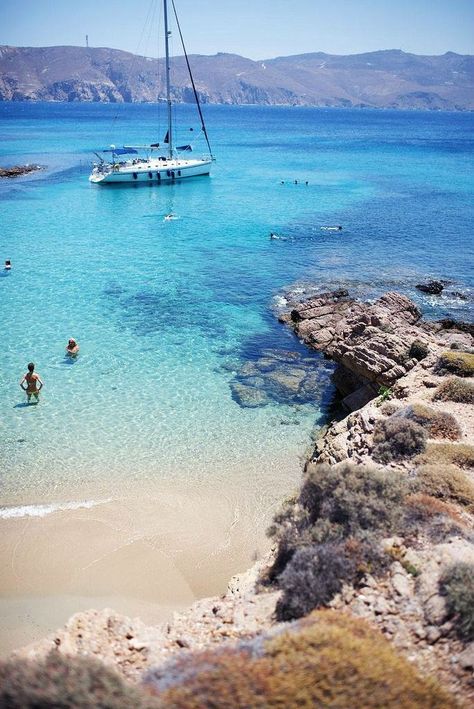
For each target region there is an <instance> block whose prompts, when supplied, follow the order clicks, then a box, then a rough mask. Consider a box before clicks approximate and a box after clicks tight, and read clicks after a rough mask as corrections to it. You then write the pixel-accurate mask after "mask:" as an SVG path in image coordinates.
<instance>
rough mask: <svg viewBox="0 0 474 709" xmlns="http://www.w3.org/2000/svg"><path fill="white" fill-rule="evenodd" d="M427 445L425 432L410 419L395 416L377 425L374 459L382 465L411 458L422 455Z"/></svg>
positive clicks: (375, 428) (378, 422)
mask: <svg viewBox="0 0 474 709" xmlns="http://www.w3.org/2000/svg"><path fill="white" fill-rule="evenodd" d="M425 445H426V433H425V430H424V429H423V427H422V426H420V425H419V424H418V423H415V422H414V421H410V419H406V418H403V417H402V416H399V415H397V414H393V416H390V418H388V419H382V420H379V421H377V423H376V424H375V427H374V450H373V457H374V460H376V461H378V462H380V463H390V462H392V461H394V460H403V459H404V458H411V457H412V456H414V455H416V454H417V453H421V452H422V451H423V450H424V449H425Z"/></svg>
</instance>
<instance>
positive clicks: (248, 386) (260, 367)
mask: <svg viewBox="0 0 474 709" xmlns="http://www.w3.org/2000/svg"><path fill="white" fill-rule="evenodd" d="M319 364H320V366H319V367H318V369H316V370H315V359H314V358H311V357H307V356H306V357H302V356H301V355H300V354H299V353H298V352H292V351H287V350H269V349H265V350H263V351H262V356H261V357H259V358H258V359H256V360H255V361H252V362H244V364H242V365H241V366H240V367H239V368H237V372H236V376H235V379H234V380H233V381H232V382H231V385H230V386H231V389H232V394H233V397H234V399H235V400H236V401H237V402H238V403H239V404H240V405H241V406H244V407H256V406H266V405H267V404H268V403H270V401H275V402H277V403H284V404H304V403H308V402H316V401H317V400H318V398H320V396H321V392H322V390H323V388H324V386H325V385H327V384H328V380H329V377H328V367H327V366H325V365H324V364H323V363H322V362H321V360H320V361H319Z"/></svg>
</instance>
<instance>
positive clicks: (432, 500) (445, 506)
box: [406, 492, 463, 526]
mask: <svg viewBox="0 0 474 709" xmlns="http://www.w3.org/2000/svg"><path fill="white" fill-rule="evenodd" d="M406 503H407V505H408V506H409V507H411V508H414V509H415V510H416V511H417V513H418V516H419V518H421V519H429V518H430V517H434V516H435V515H445V516H446V517H449V518H450V519H452V520H453V522H456V523H457V524H459V525H461V526H462V525H463V521H462V518H461V515H460V514H459V510H458V509H457V508H456V507H455V506H454V505H451V504H449V503H448V502H443V501H442V500H440V499H438V498H437V497H433V496H432V495H427V494H426V493H423V492H418V493H414V494H413V495H408V497H407V499H406Z"/></svg>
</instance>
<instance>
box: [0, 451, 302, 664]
mask: <svg viewBox="0 0 474 709" xmlns="http://www.w3.org/2000/svg"><path fill="white" fill-rule="evenodd" d="M252 468H253V466H252V464H251V461H249V475H250V471H251V470H252ZM240 472H241V471H240ZM300 474H301V463H300V461H298V460H293V459H292V456H288V457H287V458H285V459H283V460H281V461H280V463H279V473H278V476H277V480H278V483H277V484H276V489H280V491H281V494H285V489H286V490H287V491H288V493H289V492H290V491H291V490H292V489H293V487H294V486H295V485H296V484H297V480H298V478H299V475H300ZM229 475H230V478H231V480H230V481H229V482H227V483H226V486H225V488H224V487H223V486H222V485H217V484H216V482H215V481H214V482H213V481H209V482H208V483H207V484H201V485H200V486H199V487H196V486H191V487H188V486H187V485H186V484H185V483H184V482H183V481H181V482H180V483H177V482H176V481H173V480H171V481H170V480H162V481H161V482H156V483H154V484H153V483H150V482H148V483H147V484H146V485H145V486H144V484H143V482H139V481H134V482H133V483H132V482H129V484H128V486H127V492H126V493H123V492H122V493H121V494H120V495H117V489H115V490H111V489H107V490H103V489H101V490H100V491H99V490H97V491H94V490H93V489H91V488H87V489H86V490H84V501H82V502H80V501H79V502H76V503H72V504H71V502H70V498H69V496H68V495H67V494H63V495H61V496H60V498H61V500H62V499H64V500H65V501H64V502H58V501H57V500H58V496H56V497H55V499H56V503H55V506H54V507H53V505H51V504H50V503H48V502H45V501H41V502H39V503H37V504H36V505H35V506H34V507H35V509H36V510H37V511H39V512H41V511H42V510H44V511H45V512H46V514H44V515H37V516H11V517H9V518H3V519H2V518H0V532H1V534H0V566H1V568H2V569H3V570H4V571H3V575H2V584H1V597H0V618H1V624H2V627H3V629H4V631H3V633H2V634H1V636H2V637H1V638H0V656H6V655H8V653H9V652H11V651H12V650H15V649H16V648H18V647H21V646H23V645H26V644H29V643H31V642H36V641H38V640H40V638H41V637H43V636H44V635H46V634H48V633H50V632H52V631H54V630H55V629H56V628H57V627H60V626H61V625H62V624H63V623H65V622H66V621H67V619H68V618H69V616H70V615H71V613H72V612H78V611H86V610H88V609H89V608H92V607H94V608H100V609H103V608H106V607H113V608H115V609H116V610H117V611H118V612H119V613H121V614H126V615H130V616H133V617H135V616H140V617H142V618H143V620H144V621H145V622H147V623H150V624H151V623H157V622H163V621H165V620H167V619H169V618H170V617H171V615H172V612H173V611H175V610H179V611H182V610H184V609H185V608H186V607H188V606H189V605H190V604H192V603H193V602H195V601H196V600H197V599H198V598H203V597H206V596H210V595H215V594H218V593H223V592H224V591H225V589H226V586H227V582H228V579H229V578H230V577H231V576H232V575H233V574H235V573H236V572H237V571H239V570H241V569H245V568H247V567H248V566H249V565H250V564H251V563H252V562H253V561H254V560H255V559H256V558H258V557H260V556H261V555H262V554H264V553H266V551H267V550H268V547H269V546H270V542H269V540H268V539H267V538H266V536H265V531H266V527H267V526H268V524H269V523H270V522H271V517H272V512H273V510H274V509H275V507H276V506H277V504H278V501H279V499H280V495H279V494H277V492H275V491H274V490H271V489H270V488H269V481H268V480H267V481H266V483H265V484H264V483H263V480H262V481H258V480H255V482H254V483H253V484H250V481H249V484H248V485H247V489H245V490H243V489H241V487H240V485H239V480H240V475H239V476H237V475H236V476H235V477H236V479H235V480H234V481H232V475H231V473H229ZM99 498H102V499H101V500H100V499H99ZM259 498H260V499H259ZM87 501H89V503H88V502H87ZM93 501H95V504H93ZM22 507H25V508H27V509H28V508H30V507H32V506H31V505H30V506H28V505H22V504H21V502H19V501H15V503H14V505H12V507H11V508H10V509H12V511H13V512H15V511H18V512H21V509H22ZM8 509H9V508H8V507H7V508H4V510H3V511H4V512H8ZM73 598H77V599H78V605H77V607H74V605H73V603H72V601H71V599H73ZM12 614H13V615H12Z"/></svg>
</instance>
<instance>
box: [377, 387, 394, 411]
mask: <svg viewBox="0 0 474 709" xmlns="http://www.w3.org/2000/svg"><path fill="white" fill-rule="evenodd" d="M378 393H379V400H378V405H379V406H380V405H381V404H383V402H384V401H388V399H391V398H392V396H393V391H392V389H391V388H390V387H386V386H381V387H380V388H379V392H378Z"/></svg>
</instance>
